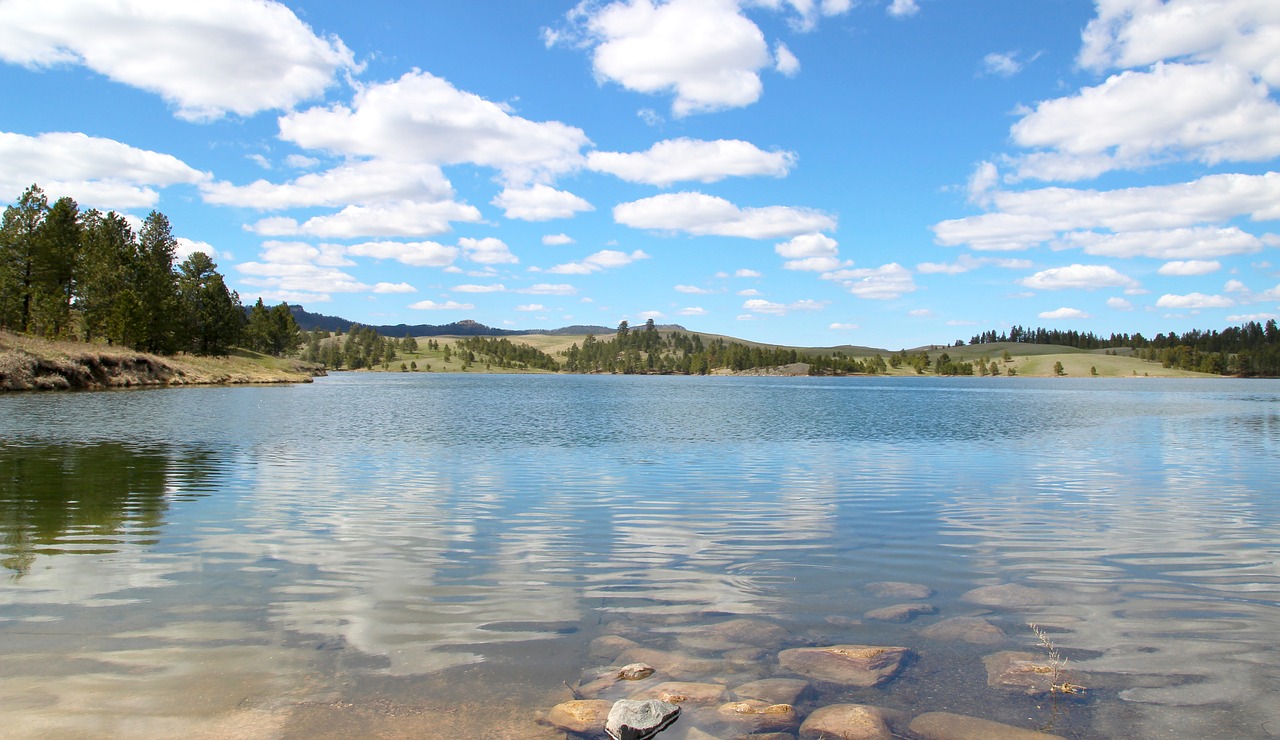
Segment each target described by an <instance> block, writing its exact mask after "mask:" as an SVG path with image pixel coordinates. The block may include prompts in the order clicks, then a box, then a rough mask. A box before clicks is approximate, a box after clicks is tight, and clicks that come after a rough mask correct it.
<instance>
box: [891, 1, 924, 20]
mask: <svg viewBox="0 0 1280 740" xmlns="http://www.w3.org/2000/svg"><path fill="white" fill-rule="evenodd" d="M919 12H920V5H919V4H918V3H917V2H916V0H893V2H891V3H889V8H888V13H889V15H891V16H893V17H894V18H907V17H910V16H913V15H915V14H916V13H919Z"/></svg>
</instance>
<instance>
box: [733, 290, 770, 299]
mask: <svg viewBox="0 0 1280 740" xmlns="http://www.w3.org/2000/svg"><path fill="white" fill-rule="evenodd" d="M738 295H740V296H742V297H743V298H750V297H752V296H758V295H764V293H761V292H760V291H758V290H756V289H755V288H747V289H746V290H740V291H738Z"/></svg>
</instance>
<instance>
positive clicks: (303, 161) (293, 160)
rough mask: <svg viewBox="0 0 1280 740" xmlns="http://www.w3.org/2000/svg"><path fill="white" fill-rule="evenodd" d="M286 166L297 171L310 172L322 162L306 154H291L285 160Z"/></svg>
mask: <svg viewBox="0 0 1280 740" xmlns="http://www.w3.org/2000/svg"><path fill="white" fill-rule="evenodd" d="M284 163H285V165H287V166H289V167H292V168H293V169H295V170H309V169H311V168H313V167H317V166H319V165H320V160H318V159H316V158H315V157H308V156H307V155H305V154H290V155H288V156H287V157H285V158H284Z"/></svg>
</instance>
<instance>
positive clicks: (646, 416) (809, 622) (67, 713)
mask: <svg viewBox="0 0 1280 740" xmlns="http://www.w3.org/2000/svg"><path fill="white" fill-rule="evenodd" d="M0 441H2V442H3V445H2V446H0V535H2V536H3V549H2V550H0V560H2V563H0V565H2V566H3V567H2V568H0V576H3V577H4V580H3V581H0V584H2V585H0V676H3V682H0V726H4V727H6V734H8V735H16V736H41V737H83V736H85V735H124V734H129V735H134V736H142V737H167V736H175V735H185V736H199V735H207V736H219V737H225V736H242V737H294V736H297V737H301V736H304V735H305V736H316V735H332V736H338V735H366V736H368V735H401V734H414V735H417V736H423V737H432V736H438V737H513V736H527V737H559V736H561V735H559V734H558V733H556V732H553V731H551V730H549V729H548V728H546V727H545V726H542V725H539V724H537V723H535V722H534V721H532V720H531V719H530V717H531V716H532V714H533V713H535V712H538V711H545V710H547V709H549V708H550V707H551V706H553V705H555V704H557V703H559V702H561V701H564V700H567V699H569V698H571V694H570V690H569V688H568V687H567V685H568V686H574V687H577V686H578V685H579V683H580V682H583V681H584V680H588V679H590V678H591V677H592V676H593V675H594V671H596V670H597V669H598V668H600V667H601V666H607V665H608V664H609V663H610V662H611V660H612V658H613V657H614V656H601V655H599V654H598V651H597V654H596V655H592V654H591V650H590V645H591V643H592V640H594V639H596V638H598V637H601V636H603V635H622V636H625V637H627V638H629V639H631V640H633V641H635V642H637V643H639V644H640V645H642V646H644V647H647V648H654V649H659V650H664V651H670V652H677V653H680V654H682V655H683V656H685V657H686V658H689V659H700V660H701V661H702V664H701V665H702V666H703V667H702V668H700V669H698V670H696V671H694V672H693V675H691V676H689V677H691V678H696V679H698V680H703V681H711V682H718V683H724V684H726V685H727V686H728V687H730V688H732V687H734V686H737V685H739V684H742V683H745V682H747V681H750V680H753V679H756V678H761V677H768V676H780V675H788V674H787V672H786V671H785V670H783V669H781V668H779V667H778V665H777V661H776V654H777V652H778V650H781V649H784V648H791V647H800V646H811V645H831V644H843V643H856V644H870V645H896V646H904V647H908V648H910V649H911V650H912V653H913V657H912V658H911V659H910V660H909V661H908V664H907V666H906V668H905V670H904V671H903V672H902V673H901V674H900V675H899V676H898V677H897V678H896V679H894V680H892V681H891V682H889V683H887V684H884V685H882V686H880V687H878V688H869V689H842V688H838V687H834V686H830V685H819V684H815V687H814V688H815V691H814V692H813V693H811V694H810V695H809V696H808V697H806V698H805V699H803V700H802V701H801V702H799V703H798V705H797V709H799V710H800V712H801V714H804V713H805V712H808V711H811V710H812V709H814V708H816V707H820V706H823V705H826V704H831V703H840V702H853V703H865V704H872V705H876V706H881V707H887V708H892V709H900V710H903V711H905V712H907V713H908V714H909V715H915V714H920V713H922V712H929V711H952V712H958V713H963V714H969V715H973V716H979V717H984V718H987V719H992V720H996V721H1000V722H1005V723H1008V724H1013V725H1017V726H1019V727H1026V728H1032V729H1046V730H1048V731H1051V732H1055V733H1057V734H1060V735H1065V736H1071V737H1186V738H1199V737H1209V736H1216V737H1225V736H1231V737H1268V736H1270V734H1269V733H1275V734H1280V698H1278V697H1280V671H1277V670H1276V666H1278V665H1280V649H1278V648H1277V640H1276V638H1275V635H1276V634H1277V632H1278V631H1280V566H1278V565H1277V555H1278V551H1280V504H1278V503H1277V497H1276V484H1275V481H1276V480H1277V477H1278V476H1277V474H1278V473H1280V383H1277V382H1275V381H1233V380H1152V379H1141V380H1101V379H1053V380H1049V379H1030V378H998V379H989V378H986V379H934V378H902V379H886V378H840V379H830V378H827V379H819V378H677V377H623V376H586V377H583V376H488V375H486V376H465V375H433V374H338V375H334V376H331V377H328V378H321V379H318V380H317V382H316V383H314V384H311V385H303V386H286V387H259V388H183V389H173V390H151V391H128V392H102V393H77V394H40V395H11V396H5V397H0ZM882 581H904V582H911V583H917V584H923V585H925V586H928V587H929V588H930V589H932V590H933V591H934V594H933V595H932V596H931V597H929V598H928V599H926V600H923V601H927V603H928V604H930V605H932V606H934V607H936V609H937V613H936V614H932V615H928V614H926V615H921V616H918V617H915V618H914V619H912V620H911V621H908V622H905V623H892V622H882V621H877V620H875V619H870V618H866V617H865V616H864V615H865V613H866V612H868V611H871V610H874V609H876V608H879V607H884V606H888V605H891V604H895V603H900V602H902V601H903V600H904V599H901V598H898V599H894V598H888V597H881V596H877V595H875V593H873V592H872V591H871V590H869V589H868V588H867V584H868V583H873V582H882ZM1000 584H1019V585H1022V586H1026V587H1030V588H1032V589H1035V591H1033V592H1030V593H1032V594H1034V598H1033V599H1031V601H1034V602H1039V603H1034V604H1029V603H1021V604H1018V603H983V602H985V601H987V600H984V599H982V598H981V597H976V596H975V595H973V594H971V593H970V592H971V591H972V590H973V589H975V588H979V587H984V586H993V585H1000ZM979 593H982V592H979ZM975 599H977V600H976V601H975ZM906 601H912V600H911V599H906ZM917 601H919V600H917ZM966 616H983V617H985V618H986V619H987V620H988V621H990V622H991V623H993V624H995V625H996V626H998V627H999V628H1000V629H1001V630H1003V632H1004V633H1005V634H1006V638H1005V639H1004V640H1003V641H1002V642H1000V643H998V644H972V643H970V642H965V641H964V640H961V639H956V638H938V637H931V636H929V635H928V634H925V632H924V631H925V630H927V628H929V627H930V626H931V625H934V624H936V623H938V622H940V621H942V620H945V619H949V618H953V617H966ZM741 617H749V618H752V619H757V620H763V621H767V622H769V623H771V624H775V625H779V626H781V627H782V628H783V629H784V630H785V635H786V637H785V638H783V639H781V640H778V641H775V643H773V644H768V645H762V646H757V648H758V649H756V650H755V651H754V652H753V651H751V650H747V649H746V648H744V647H743V646H736V647H737V648H742V649H727V648H729V647H734V646H725V645H709V644H707V643H706V642H705V641H700V640H699V639H696V638H691V637H690V636H691V635H694V636H696V635H698V634H700V631H701V630H704V629H706V625H715V624H722V623H725V622H727V621H729V620H733V619H737V618H741ZM1032 623H1034V624H1036V625H1040V626H1042V627H1043V628H1044V629H1045V631H1046V634H1047V635H1048V636H1049V637H1050V639H1051V641H1052V643H1053V644H1054V645H1055V646H1056V648H1057V649H1058V650H1060V651H1061V652H1062V654H1063V655H1064V656H1065V657H1066V658H1067V659H1068V663H1067V674H1066V675H1068V676H1070V678H1071V680H1072V681H1073V682H1074V683H1077V684H1081V685H1083V686H1085V687H1086V689H1087V690H1086V691H1085V692H1084V693H1083V694H1082V695H1078V696H1052V695H1051V696H1047V697H1046V696H1028V695H1025V694H1023V693H1020V692H1017V691H1009V690H1005V689H998V688H991V687H989V686H988V684H987V673H986V670H985V668H984V666H983V661H982V658H983V657H984V656H987V655H990V654H992V653H994V652H997V651H1001V650H1022V651H1028V652H1032V653H1037V654H1042V653H1043V652H1044V648H1043V646H1042V645H1040V644H1039V642H1038V640H1037V638H1036V636H1035V635H1034V634H1033V633H1032V631H1031V628H1030V627H1029V626H1028V625H1029V624H1032ZM597 644H598V643H597ZM708 662H709V664H708ZM628 690H630V689H629V687H626V688H624V687H622V686H618V687H614V688H612V689H609V690H607V691H605V692H604V693H603V694H602V696H603V697H604V698H607V699H613V698H617V697H619V696H622V695H624V693H625V692H626V691H628ZM695 727H696V728H699V729H702V730H704V731H706V732H709V733H710V734H711V735H712V736H719V737H732V736H734V731H732V730H731V728H729V727H727V726H725V725H723V724H722V723H721V722H720V720H719V718H717V716H716V715H715V712H714V709H711V710H694V709H691V710H690V711H688V712H686V716H685V717H682V718H681V720H680V721H679V722H677V723H676V725H675V726H673V727H672V728H671V729H670V730H668V731H667V732H665V733H663V735H662V736H663V737H664V738H668V737H669V738H672V739H673V740H678V739H679V738H682V737H685V736H687V735H688V734H689V732H690V730H691V729H692V728H695Z"/></svg>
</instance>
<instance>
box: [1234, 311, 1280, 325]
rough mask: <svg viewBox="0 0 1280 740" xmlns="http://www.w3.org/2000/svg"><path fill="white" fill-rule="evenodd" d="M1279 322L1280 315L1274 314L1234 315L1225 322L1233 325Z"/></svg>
mask: <svg viewBox="0 0 1280 740" xmlns="http://www.w3.org/2000/svg"><path fill="white" fill-rule="evenodd" d="M1276 320H1280V314H1276V313H1243V314H1234V315H1232V316H1228V317H1227V321H1231V322H1235V323H1244V322H1246V321H1276Z"/></svg>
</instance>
